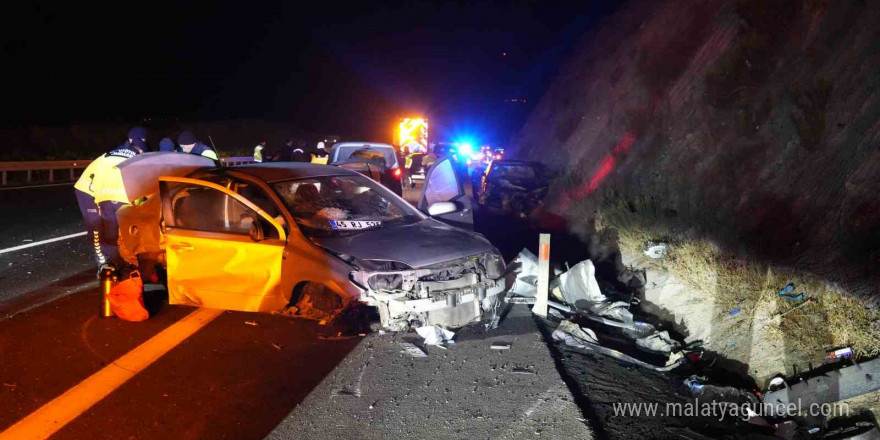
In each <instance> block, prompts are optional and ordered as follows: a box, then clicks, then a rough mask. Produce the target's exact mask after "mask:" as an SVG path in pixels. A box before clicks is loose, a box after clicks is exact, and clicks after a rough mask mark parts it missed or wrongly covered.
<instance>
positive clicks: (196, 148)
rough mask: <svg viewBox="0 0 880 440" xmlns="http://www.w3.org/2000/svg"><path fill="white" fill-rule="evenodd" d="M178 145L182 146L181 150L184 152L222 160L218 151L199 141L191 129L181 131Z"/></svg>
mask: <svg viewBox="0 0 880 440" xmlns="http://www.w3.org/2000/svg"><path fill="white" fill-rule="evenodd" d="M177 145H179V146H180V151H182V152H184V153H190V154H195V155H197V156H204V157H207V158H208V159H211V160H220V158H219V157H217V153H216V152H215V151H214V150H213V149H212V148H211V147H209V146H207V145H205V144H203V143H201V142H199V140H198V139H196V136H195V135H194V134H192V132H191V131H189V130H187V131H184V132H183V133H180V136H178V137H177Z"/></svg>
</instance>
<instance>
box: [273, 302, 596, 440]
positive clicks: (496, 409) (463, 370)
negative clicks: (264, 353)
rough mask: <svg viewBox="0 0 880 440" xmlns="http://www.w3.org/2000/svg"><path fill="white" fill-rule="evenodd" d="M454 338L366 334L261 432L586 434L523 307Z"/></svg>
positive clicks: (317, 435) (279, 435)
mask: <svg viewBox="0 0 880 440" xmlns="http://www.w3.org/2000/svg"><path fill="white" fill-rule="evenodd" d="M455 339H456V343H455V344H454V345H451V346H450V347H449V348H448V349H447V350H444V349H442V348H437V347H427V348H425V351H426V352H427V354H428V356H427V357H425V358H413V357H411V356H410V355H408V354H406V353H404V352H403V351H402V349H401V347H400V345H399V342H414V343H416V344H417V345H418V344H420V343H421V338H420V337H418V336H417V335H416V334H414V333H410V334H384V335H379V334H373V335H370V336H369V337H368V338H367V340H365V341H364V342H363V343H361V344H360V345H359V346H358V348H357V349H355V350H354V351H353V352H352V353H351V354H350V355H349V356H348V357H347V358H346V360H345V361H343V362H342V363H341V364H340V365H339V366H338V367H337V368H336V370H335V371H334V372H333V373H331V374H330V375H329V376H327V377H326V378H325V379H324V381H323V382H322V383H321V384H320V385H319V386H318V387H316V388H315V389H314V390H313V391H312V393H311V394H310V395H309V396H308V397H307V398H306V399H305V400H304V401H303V403H302V404H300V405H299V406H297V407H296V408H295V409H294V410H293V411H292V412H291V413H290V414H289V415H288V416H287V417H286V418H285V420H284V421H283V422H282V423H280V424H279V425H278V427H276V429H275V430H274V431H273V432H272V433H271V434H270V435H269V436H268V437H267V438H268V439H292V438H310V439H346V438H359V439H372V438H375V439H384V438H404V437H407V438H452V439H458V438H461V439H469V440H470V439H473V438H497V439H520V438H524V437H526V436H528V437H534V436H536V435H537V436H538V437H544V438H581V439H588V438H592V434H591V432H590V429H589V428H588V426H587V424H586V422H585V421H584V419H583V415H582V413H581V411H580V409H579V408H578V407H577V405H576V404H575V402H574V398H573V397H572V395H571V393H570V392H569V390H568V388H567V387H566V385H565V383H564V382H563V380H562V378H561V377H560V375H559V373H558V372H557V370H556V367H555V365H554V361H553V358H552V357H551V354H550V351H549V349H548V347H547V345H546V343H545V342H544V340H543V339H542V336H541V334H540V333H539V331H538V328H537V326H536V324H535V321H534V319H533V318H532V316H531V314H530V312H529V311H528V309H527V308H525V307H524V306H514V307H513V309H512V310H511V313H510V314H509V315H508V316H507V317H506V318H505V319H504V320H503V321H502V322H501V325H500V326H499V328H498V329H496V330H492V331H488V332H487V331H485V330H484V329H483V327H482V325H479V324H477V325H471V326H468V327H466V328H464V329H462V330H461V331H460V332H459V334H458V335H456V338H455ZM493 343H502V344H509V345H510V348H509V349H507V350H495V349H491V348H490V347H491V345H492V344H493ZM423 348H424V347H423ZM291 374H296V372H295V371H292V372H291Z"/></svg>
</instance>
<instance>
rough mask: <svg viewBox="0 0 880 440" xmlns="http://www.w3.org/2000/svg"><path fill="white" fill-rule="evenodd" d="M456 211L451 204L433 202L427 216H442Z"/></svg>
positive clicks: (455, 207)
mask: <svg viewBox="0 0 880 440" xmlns="http://www.w3.org/2000/svg"><path fill="white" fill-rule="evenodd" d="M455 211H458V206H456V205H455V203H453V202H435V203H432V204H431V206H429V207H428V215H430V216H432V217H433V216H435V215H443V214H449V213H451V212H455Z"/></svg>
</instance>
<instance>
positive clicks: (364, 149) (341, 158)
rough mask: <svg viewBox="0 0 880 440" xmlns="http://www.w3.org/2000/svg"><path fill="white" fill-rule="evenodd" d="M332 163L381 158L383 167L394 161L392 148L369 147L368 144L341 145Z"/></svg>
mask: <svg viewBox="0 0 880 440" xmlns="http://www.w3.org/2000/svg"><path fill="white" fill-rule="evenodd" d="M338 148H339V152H338V153H337V155H336V159H335V160H334V161H333V163H344V162H348V161H352V160H363V161H367V162H372V161H377V160H381V161H383V162H384V165H385V168H392V167H394V164H395V163H396V161H395V159H394V149H393V148H383V147H371V146H369V145H357V146H341V147H338Z"/></svg>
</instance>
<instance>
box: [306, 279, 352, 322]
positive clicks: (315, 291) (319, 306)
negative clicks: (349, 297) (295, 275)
mask: <svg viewBox="0 0 880 440" xmlns="http://www.w3.org/2000/svg"><path fill="white" fill-rule="evenodd" d="M294 305H295V306H296V307H297V309H298V311H297V313H298V315H299V316H302V317H304V318H308V319H314V320H318V321H320V320H328V321H329V320H331V319H333V318H335V317H336V316H338V315H339V313H340V312H341V311H342V309H343V301H342V297H340V296H339V295H338V294H337V293H336V292H334V291H332V290H330V289H329V288H327V286H325V285H323V284H321V283H312V282H308V283H306V284H305V285H303V286H302V287H301V288H300V290H299V292H298V295H297V299H296V304H294Z"/></svg>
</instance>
